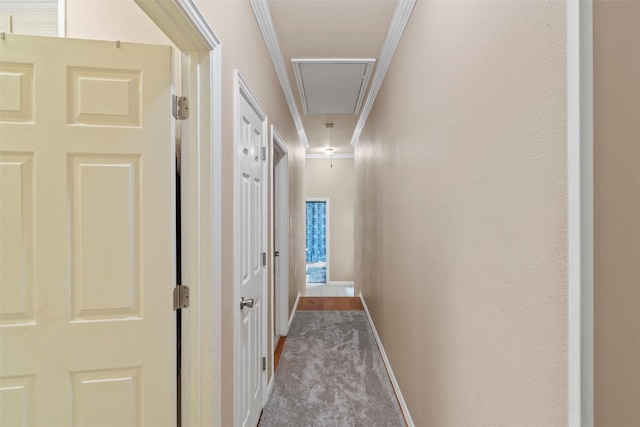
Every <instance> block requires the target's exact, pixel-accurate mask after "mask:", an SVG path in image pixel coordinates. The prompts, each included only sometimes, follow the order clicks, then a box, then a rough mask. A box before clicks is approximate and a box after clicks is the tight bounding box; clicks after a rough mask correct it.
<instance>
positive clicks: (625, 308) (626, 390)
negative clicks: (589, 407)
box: [593, 1, 640, 426]
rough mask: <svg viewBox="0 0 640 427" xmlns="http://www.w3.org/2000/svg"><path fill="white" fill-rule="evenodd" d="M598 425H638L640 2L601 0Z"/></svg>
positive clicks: (597, 15) (597, 54)
mask: <svg viewBox="0 0 640 427" xmlns="http://www.w3.org/2000/svg"><path fill="white" fill-rule="evenodd" d="M593 6H594V7H593V13H594V16H593V27H594V46H593V53H594V116H595V118H594V192H595V194H594V196H595V197H594V198H595V200H594V202H595V208H594V225H595V233H594V264H595V265H594V335H595V336H594V347H595V348H594V383H595V384H594V386H595V387H594V389H595V390H594V401H595V411H594V412H595V413H594V418H595V425H596V426H632V425H636V426H637V425H640V405H639V404H638V403H639V402H640V332H639V329H638V325H640V262H638V261H639V260H640V2H638V1H595V2H594V5H593Z"/></svg>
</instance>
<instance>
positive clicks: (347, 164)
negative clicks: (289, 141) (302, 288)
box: [305, 159, 354, 282]
mask: <svg viewBox="0 0 640 427" xmlns="http://www.w3.org/2000/svg"><path fill="white" fill-rule="evenodd" d="M305 185H306V196H307V198H315V197H321V198H328V199H329V275H330V277H328V278H327V280H328V281H332V282H353V243H354V242H353V203H354V199H353V197H354V195H353V186H354V175H353V159H333V167H331V164H330V160H329V159H307V162H306V176H305ZM305 232H306V231H305Z"/></svg>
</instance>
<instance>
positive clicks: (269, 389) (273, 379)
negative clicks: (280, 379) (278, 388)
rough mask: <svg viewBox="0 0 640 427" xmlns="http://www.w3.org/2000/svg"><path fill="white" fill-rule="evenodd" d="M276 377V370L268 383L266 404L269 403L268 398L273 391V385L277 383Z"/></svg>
mask: <svg viewBox="0 0 640 427" xmlns="http://www.w3.org/2000/svg"><path fill="white" fill-rule="evenodd" d="M275 378H276V373H275V372H274V373H273V374H272V375H271V379H270V380H269V385H267V397H266V398H265V399H264V403H265V405H266V404H267V400H269V396H271V392H272V391H273V386H274V385H275V384H276V382H275Z"/></svg>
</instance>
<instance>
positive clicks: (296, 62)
mask: <svg viewBox="0 0 640 427" xmlns="http://www.w3.org/2000/svg"><path fill="white" fill-rule="evenodd" d="M375 63H376V60H375V58H360V59H358V58H313V59H310V58H305V59H300V58H294V59H292V60H291V65H292V66H293V74H294V75H295V77H296V83H297V84H298V93H299V94H300V103H301V104H302V111H303V112H304V114H306V115H309V107H308V105H307V104H308V102H307V93H306V91H305V86H304V81H303V79H302V70H301V69H300V65H301V64H365V71H364V75H363V76H362V81H361V83H360V91H359V92H358V100H357V101H356V104H355V107H354V109H353V113H352V114H358V111H360V106H361V105H362V99H363V98H364V94H365V92H366V90H367V85H368V84H369V78H370V77H371V72H372V71H373V65H374V64H375Z"/></svg>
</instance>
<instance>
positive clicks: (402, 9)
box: [351, 0, 416, 147]
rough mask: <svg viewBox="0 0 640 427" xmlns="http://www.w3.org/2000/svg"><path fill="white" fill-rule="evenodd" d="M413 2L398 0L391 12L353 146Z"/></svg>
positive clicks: (376, 94) (365, 119) (413, 0)
mask: <svg viewBox="0 0 640 427" xmlns="http://www.w3.org/2000/svg"><path fill="white" fill-rule="evenodd" d="M415 4H416V0H398V4H397V5H396V11H395V12H394V14H393V18H392V19H391V24H390V25H389V30H388V31H387V36H386V37H385V39H384V44H383V45H382V52H381V53H380V58H378V67H377V69H376V72H375V74H374V75H373V80H372V81H371V89H369V94H368V95H367V100H366V102H365V104H364V107H363V109H362V113H361V114H360V118H359V119H358V123H357V124H356V128H355V130H354V131H353V136H352V137H351V145H353V146H354V147H355V145H356V143H357V142H358V138H360V133H362V129H363V128H364V125H365V123H366V122H367V117H369V113H370V112H371V109H372V108H373V103H374V102H375V100H376V96H378V92H379V91H380V87H381V86H382V81H383V80H384V77H385V76H386V74H387V70H388V69H389V64H390V63H391V59H392V58H393V54H394V53H395V52H396V48H397V47H398V43H399V42H400V37H402V33H403V32H404V29H405V27H406V26H407V21H408V20H409V16H411V11H412V10H413V6H415Z"/></svg>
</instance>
